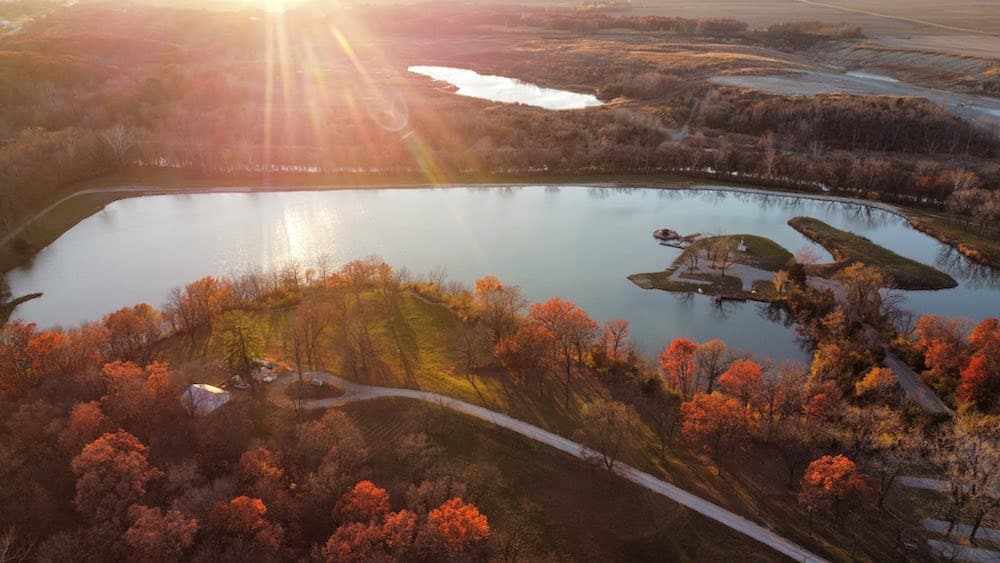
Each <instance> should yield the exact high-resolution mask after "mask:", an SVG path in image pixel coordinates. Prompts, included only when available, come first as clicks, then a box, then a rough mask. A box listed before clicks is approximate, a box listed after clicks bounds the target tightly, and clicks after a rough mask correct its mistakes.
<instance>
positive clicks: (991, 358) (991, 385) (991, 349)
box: [959, 318, 1000, 412]
mask: <svg viewBox="0 0 1000 563" xmlns="http://www.w3.org/2000/svg"><path fill="white" fill-rule="evenodd" d="M969 345H970V347H971V348H972V358H971V359H970V360H969V363H968V365H966V366H965V369H963V370H962V373H961V381H960V383H959V397H960V398H961V399H962V400H963V401H965V402H967V403H969V404H972V405H975V406H976V407H977V408H979V409H980V410H982V411H985V412H990V411H993V410H996V409H997V408H998V407H1000V321H998V320H997V319H996V318H988V319H986V320H984V321H983V322H981V323H979V324H978V325H976V327H975V328H973V329H972V332H971V333H969Z"/></svg>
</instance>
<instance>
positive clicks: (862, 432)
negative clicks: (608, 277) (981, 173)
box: [0, 258, 1000, 561]
mask: <svg viewBox="0 0 1000 563" xmlns="http://www.w3.org/2000/svg"><path fill="white" fill-rule="evenodd" d="M324 264H325V263H322V262H321V263H320V264H319V265H318V266H317V267H316V268H311V269H309V270H306V271H302V270H301V269H300V268H299V267H296V266H294V265H290V266H289V267H287V268H285V269H283V270H282V271H279V272H273V273H266V274H265V273H253V274H247V275H243V276H237V277H232V278H228V279H217V278H204V279H201V280H198V281H196V282H193V283H191V284H189V285H187V286H186V287H184V288H179V289H178V290H176V291H175V292H174V293H173V294H172V295H171V297H170V299H169V301H168V303H167V304H165V305H164V306H163V308H162V309H160V310H157V309H155V308H153V307H150V306H149V305H145V304H142V305H138V306H135V307H130V308H125V309H122V310H120V311H116V312H113V313H111V314H109V315H107V316H106V317H105V318H104V319H103V320H102V321H100V322H95V323H92V324H88V325H84V326H80V327H77V328H73V329H70V330H66V331H40V330H38V329H37V327H35V326H34V325H31V324H27V323H24V322H22V321H14V322H11V323H9V324H7V325H6V326H4V327H3V328H2V329H0V374H2V376H0V397H2V400H0V413H2V419H3V421H4V424H3V427H2V428H3V430H2V433H0V453H2V454H3V455H0V475H2V476H3V481H4V483H5V486H4V487H2V488H0V515H2V516H0V525H2V526H4V528H3V529H4V530H5V534H4V535H3V536H2V538H3V540H2V541H3V545H4V546H5V549H6V550H7V553H15V554H17V553H22V554H26V555H28V556H30V557H31V558H37V559H39V560H42V561H69V560H74V561H79V560H95V561H96V560H108V559H115V560H136V561H139V560H142V561H171V560H176V559H178V558H184V559H193V560H204V561H236V560H248V559H253V560H272V559H273V560H279V559H288V558H307V559H315V560H327V561H355V560H357V561H369V560H441V559H452V560H463V561H465V560H506V561H512V560H533V559H535V558H537V557H540V556H541V554H543V553H545V546H544V545H542V544H540V543H539V540H538V538H537V537H535V539H534V540H532V539H531V537H532V536H530V535H525V532H524V530H521V531H520V532H518V530H519V529H520V528H517V527H516V526H514V527H510V526H513V525H512V524H510V522H509V521H506V525H505V526H503V527H501V528H500V529H493V527H492V526H491V522H492V520H491V518H492V516H491V514H490V513H489V512H488V511H487V512H485V513H484V512H483V511H482V510H481V509H480V508H478V507H477V504H481V503H485V504H486V505H488V506H491V507H496V506H498V505H497V504H496V499H495V497H494V496H491V495H495V494H496V493H495V492H494V493H491V491H495V489H493V488H491V483H495V482H496V481H497V479H498V476H497V474H496V469H495V468H490V467H489V466H481V467H478V466H467V467H465V468H461V467H457V466H454V465H452V464H450V463H448V461H447V460H446V459H445V458H443V457H442V454H441V451H440V449H439V448H437V447H435V446H434V443H433V440H431V439H430V438H429V437H428V436H427V435H426V434H422V433H420V432H418V433H415V434H413V435H412V436H408V437H404V440H403V442H402V444H403V446H400V447H401V448H402V449H401V450H399V451H398V452H396V453H395V454H386V453H384V450H382V448H380V444H378V443H375V442H371V441H370V438H368V439H366V438H365V436H364V435H363V434H362V433H361V432H360V431H359V430H358V429H357V428H356V425H355V423H354V422H352V419H351V417H350V416H349V415H347V414H345V412H343V411H341V410H338V409H330V410H320V411H309V410H304V407H303V403H302V402H299V398H295V400H294V402H291V405H292V406H285V407H283V408H282V407H279V405H278V404H276V403H273V402H272V398H271V395H269V394H268V390H267V389H265V388H264V387H265V386H264V384H256V385H254V386H253V387H252V388H251V389H250V390H247V391H242V392H241V391H236V393H237V397H236V400H234V401H233V402H232V403H231V404H229V405H226V406H224V407H222V408H220V409H219V410H217V411H214V412H212V413H211V414H208V415H200V414H198V413H197V412H196V411H195V410H193V409H191V408H188V407H185V404H184V403H183V401H181V400H180V398H181V396H182V391H183V389H184V388H185V386H186V385H187V384H188V383H190V382H197V381H209V382H213V383H218V382H221V381H223V380H226V379H228V378H229V377H230V376H231V375H233V374H236V375H241V376H243V377H244V378H245V379H246V381H248V382H252V381H253V380H252V378H251V377H250V374H251V372H252V369H253V365H254V362H255V360H256V359H258V358H260V357H263V356H264V355H265V354H272V355H277V356H278V357H280V361H281V362H282V363H283V364H284V365H286V366H287V367H285V368H284V370H285V372H286V373H289V372H290V373H289V374H288V375H286V376H285V377H290V378H295V377H296V375H295V374H296V373H297V374H299V376H298V377H300V378H301V377H302V374H303V373H308V372H309V371H310V370H313V369H324V368H325V369H331V370H334V371H336V372H338V373H342V374H345V375H347V376H348V377H350V378H351V379H354V380H356V381H361V382H368V383H376V384H394V385H404V386H413V385H417V386H418V387H422V388H423V387H430V388H435V386H438V385H442V384H444V382H445V380H446V379H447V378H448V377H454V378H455V380H456V381H467V382H470V383H471V384H472V388H478V387H477V385H482V386H486V388H490V387H491V386H498V387H499V388H501V389H507V390H509V392H510V393H511V394H512V396H517V397H518V400H519V401H525V400H527V401H528V404H529V405H530V406H529V408H528V410H527V411H525V413H524V414H522V415H521V416H525V417H526V418H527V419H529V420H531V419H532V416H537V414H535V415H531V414H527V413H530V412H535V413H537V412H539V411H540V410H541V411H552V412H563V411H565V412H572V413H575V414H574V415H573V416H572V417H571V418H570V420H571V422H569V423H568V424H567V423H565V422H563V423H555V422H553V420H561V418H557V419H545V418H544V417H543V418H542V419H541V420H536V421H535V422H537V423H538V424H541V425H544V426H547V427H550V428H551V429H553V431H557V432H560V433H563V434H564V435H567V436H570V437H573V438H575V439H577V440H579V441H580V442H582V443H583V444H585V445H588V446H590V447H591V448H593V449H594V450H595V451H596V452H599V453H598V455H597V456H595V457H594V458H593V460H592V461H593V463H594V466H595V468H603V469H608V470H610V469H611V468H612V467H614V464H615V463H616V462H619V461H624V462H628V463H632V464H635V465H637V466H640V467H646V466H649V463H656V462H655V460H667V459H672V458H675V457H676V456H682V455H693V456H695V457H693V458H691V459H692V462H693V463H699V464H706V465H707V466H715V467H717V468H718V469H717V470H716V471H722V472H724V473H725V474H727V475H730V478H733V479H737V480H739V479H743V478H747V479H752V480H753V481H754V482H755V483H758V486H761V484H763V485H764V486H767V487H769V490H771V491H772V493H770V494H768V495H767V496H768V498H769V499H770V500H767V501H763V504H762V505H760V506H759V507H758V510H763V511H764V513H767V512H768V511H772V510H779V509H780V510H782V511H789V510H790V511H792V512H793V513H796V514H798V515H799V516H798V517H796V518H793V520H792V521H797V522H800V523H801V522H809V528H808V530H809V532H808V534H809V536H811V537H813V539H810V540H808V541H817V540H816V538H819V540H818V541H820V542H821V543H820V545H827V546H829V545H830V544H828V543H824V542H827V541H828V542H831V543H832V544H833V545H838V546H839V547H841V548H843V549H850V550H851V551H852V552H855V551H858V550H860V551H861V552H865V553H868V554H869V556H870V557H873V558H882V557H885V556H887V554H890V553H899V551H897V550H899V549H902V547H901V546H900V545H899V537H900V535H901V534H904V532H905V530H908V529H909V525H910V524H915V523H912V522H911V523H909V524H908V523H906V522H905V518H899V517H898V516H894V515H898V514H899V512H897V511H896V509H894V508H890V507H889V505H888V504H887V500H888V499H891V498H892V491H893V490H897V489H898V488H899V487H898V486H897V487H896V488H895V489H894V488H893V484H894V482H895V481H896V478H897V476H899V475H901V474H905V473H918V474H928V473H929V474H932V475H936V476H940V478H942V479H945V480H946V481H947V482H948V483H949V486H950V487H951V490H952V494H950V495H941V497H940V498H938V499H937V500H936V501H934V503H932V504H931V506H932V510H933V511H934V512H933V514H934V515H935V516H937V517H942V518H944V519H946V520H947V521H948V522H950V523H951V525H955V524H958V523H962V524H968V525H971V526H975V527H976V528H978V527H980V526H991V525H994V523H995V522H996V518H997V514H996V512H995V511H996V508H997V506H996V503H995V500H994V497H993V496H992V492H991V491H993V490H995V487H996V485H997V482H998V478H1000V471H998V467H1000V465H998V464H1000V450H998V449H997V444H996V438H997V436H998V432H997V426H996V425H997V422H996V421H997V416H996V415H997V414H998V413H1000V401H998V398H1000V324H998V320H997V319H996V318H991V319H987V320H985V321H983V322H982V323H980V324H979V325H977V326H975V327H970V326H966V325H963V324H962V323H960V322H957V321H949V320H946V319H939V318H935V317H924V318H921V319H919V320H917V321H913V320H912V319H910V318H908V317H907V316H906V315H903V314H901V313H900V312H899V311H898V310H896V309H895V307H894V303H893V300H892V299H891V298H886V297H884V296H883V295H882V294H881V293H880V292H879V288H880V287H881V285H883V284H884V280H881V279H880V274H879V273H878V272H877V271H874V270H872V269H871V268H869V267H866V266H862V265H856V266H852V267H851V268H848V269H846V270H844V271H843V272H842V273H841V274H839V275H838V281H839V283H841V284H842V286H843V287H844V289H845V294H846V298H845V301H844V302H843V303H841V304H838V303H837V302H836V301H835V299H834V298H833V294H832V293H831V292H829V291H825V292H821V291H818V290H815V289H812V288H809V287H808V286H806V285H804V284H803V283H802V280H803V278H804V275H805V270H806V269H807V268H809V267H810V264H808V261H807V260H804V261H798V260H796V259H794V258H793V259H792V260H790V261H789V263H788V264H787V265H786V267H785V268H784V269H782V270H781V271H780V272H779V274H778V275H776V276H775V290H776V291H777V292H778V293H779V294H780V295H781V297H780V298H779V299H778V300H777V302H776V304H775V305H774V310H773V314H774V315H776V316H778V317H784V318H785V319H786V320H787V321H788V322H792V323H795V324H796V326H797V327H799V329H800V332H801V334H802V338H803V341H804V342H805V343H807V345H808V346H809V347H810V349H812V350H814V357H813V360H812V363H811V365H810V366H799V365H795V364H782V365H774V364H773V363H772V362H770V361H768V360H767V359H766V358H760V357H755V356H753V355H750V354H747V353H745V352H740V351H737V350H732V349H730V348H729V347H728V346H726V344H725V343H723V342H721V341H719V340H712V341H709V342H705V343H697V342H693V341H691V340H688V339H684V338H679V339H675V340H673V341H672V342H669V343H666V345H665V348H664V350H663V353H662V354H661V355H660V356H659V361H658V362H657V363H656V364H650V363H648V362H647V361H646V360H645V359H644V358H643V357H642V356H641V355H640V354H638V353H637V352H636V350H635V348H634V347H633V346H632V344H631V343H630V342H629V337H628V333H629V330H628V323H627V322H626V321H623V320H615V321H609V322H607V323H606V324H604V325H603V326H601V325H599V324H598V323H597V322H595V321H594V320H593V319H591V318H590V317H589V315H588V314H587V313H586V312H585V311H583V310H581V309H580V308H579V307H577V306H576V305H574V304H573V303H571V302H568V301H565V300H562V299H559V298H554V299H551V300H549V301H546V302H542V303H535V304H531V305H530V306H529V304H528V303H527V301H526V300H525V299H524V297H523V296H522V295H521V292H520V290H519V289H518V288H517V287H516V286H510V285H506V284H504V283H503V282H502V281H500V280H498V279H497V278H495V277H492V276H487V277H484V278H482V279H480V280H479V281H477V282H476V284H475V286H474V287H473V288H465V287H462V286H461V285H460V284H456V283H450V282H447V277H446V273H444V272H442V271H437V272H433V273H432V274H430V275H428V276H425V277H419V278H413V277H411V276H410V275H408V274H407V273H406V272H405V271H399V270H395V269H393V268H392V267H391V266H389V265H388V264H385V263H384V262H382V261H380V260H378V259H375V258H371V259H366V260H361V261H355V262H350V263H348V264H345V265H344V266H342V267H340V268H338V269H336V270H333V269H331V268H328V267H326V266H324ZM413 299H416V300H417V301H415V302H417V303H423V304H424V305H423V306H424V307H427V309H423V310H424V311H425V312H424V313H422V314H423V315H430V316H432V317H440V318H441V321H440V323H443V324H438V325H435V326H438V327H440V328H439V329H438V330H437V331H430V332H428V333H427V334H426V335H424V336H423V337H422V339H421V340H420V341H419V342H420V343H419V344H418V348H417V350H416V351H415V352H414V355H413V356H412V359H410V360H407V359H406V358H405V357H404V358H403V363H402V367H403V368H404V371H403V373H402V374H401V375H402V376H403V379H393V377H394V376H393V375H392V374H393V373H394V372H395V370H397V369H399V368H398V367H393V366H398V365H399V361H400V358H399V356H398V353H397V352H395V351H396V350H397V347H399V346H401V345H402V344H400V342H401V341H400V340H399V338H400V334H405V333H407V332H408V331H410V330H412V327H409V326H408V325H406V324H401V323H405V321H404V320H402V319H405V318H407V317H405V316H403V315H402V314H401V312H400V311H401V307H402V306H403V303H404V302H406V301H407V300H413ZM442 315H443V316H442ZM446 327H447V328H446ZM866 327H870V329H869V328H866ZM871 331H874V332H875V333H876V334H880V335H882V338H885V339H891V341H892V349H893V350H894V351H895V352H896V353H898V354H900V355H901V356H903V357H905V358H906V359H907V361H909V362H911V363H912V364H913V365H914V367H916V368H917V369H919V370H922V371H923V373H924V377H925V378H926V379H927V380H928V381H929V382H931V383H932V384H933V385H934V386H935V387H936V388H937V389H938V391H939V392H940V393H941V394H942V397H945V398H946V399H947V400H948V401H949V402H950V403H951V404H952V405H953V406H955V407H956V409H957V411H958V413H959V414H958V415H957V416H956V417H955V418H954V419H939V418H935V417H931V416H928V415H926V414H923V413H922V412H921V411H920V409H919V408H918V407H916V406H915V405H913V404H910V403H908V402H906V401H905V400H904V399H903V397H902V394H901V391H900V389H899V387H898V385H897V383H896V381H895V378H894V376H893V375H892V373H891V371H889V370H888V369H886V368H882V367H880V364H879V360H880V353H881V352H880V350H881V348H880V346H879V345H878V344H877V343H876V342H873V341H872V340H871V338H870V336H869V335H870V333H871ZM442 338H443V339H444V341H445V342H446V343H445V344H444V345H443V346H444V349H446V350H447V353H446V356H447V357H448V358H450V359H449V360H448V361H447V362H446V364H448V363H450V364H451V365H438V364H435V367H434V369H433V371H432V372H431V373H430V374H429V375H428V376H427V377H428V379H424V380H420V379H416V380H415V379H414V375H413V373H412V371H411V370H412V369H414V366H413V364H411V363H410V362H417V361H418V360H417V358H419V357H426V355H427V354H430V353H432V350H434V349H437V348H438V347H439V346H441V345H439V344H434V342H435V339H442ZM400 352H402V350H401V349H400ZM169 361H172V362H173V363H172V364H168V363H166V362H169ZM448 373H453V374H454V375H453V376H449V375H447V374H448ZM271 385H273V384H271ZM476 396H477V395H470V396H469V397H470V400H473V401H480V400H482V399H475V397H476ZM479 396H480V397H481V395H479ZM299 397H301V395H300V396H299ZM429 413H430V414H429V416H430V418H428V419H427V420H428V422H427V428H428V429H429V428H432V427H433V426H434V424H432V423H431V422H430V421H431V420H433V418H434V416H435V415H433V412H432V411H429ZM560 416H562V415H560ZM428 431H429V430H428ZM380 451H381V452H382V453H378V454H377V453H376V452H380ZM685 452H689V453H685ZM762 454H763V455H767V456H769V458H770V459H771V462H770V463H772V464H774V468H776V469H778V471H777V472H766V473H764V474H752V475H743V472H745V471H749V470H750V469H749V467H750V466H749V465H748V464H747V461H748V460H751V459H754V458H755V457H756V456H757V455H762ZM386 455H389V457H388V460H387V459H386ZM392 455H395V456H397V457H392ZM380 457H381V458H382V460H381V462H379V463H381V464H382V465H383V466H384V464H386V463H389V464H391V466H392V467H393V470H392V472H391V475H392V476H393V477H392V478H391V480H389V481H388V482H378V483H373V482H371V475H372V473H373V471H375V470H374V469H373V468H372V465H371V464H372V463H375V460H376V459H378V458H380ZM653 467H655V464H654V466H653ZM603 469H601V470H600V471H603ZM384 474H385V473H384V470H383V471H382V472H381V473H379V475H384ZM724 498H725V496H723V497H722V499H719V500H717V502H724V503H725V502H733V500H732V499H730V500H728V501H726V500H723V499H724ZM518 510H519V509H518ZM906 514H908V515H909V516H908V517H912V514H910V513H909V512H906ZM786 518H787V513H786ZM821 523H825V524H821ZM786 525H789V524H781V525H779V530H781V529H782V526H786ZM861 530H864V531H863V532H862V531H861ZM873 530H883V531H884V532H885V534H888V535H892V534H895V536H896V545H893V542H892V541H891V538H888V537H881V535H880V534H881V532H873ZM786 533H787V530H786ZM905 533H907V534H908V533H909V532H905ZM873 534H874V535H873ZM846 538H854V539H853V540H849V539H846ZM803 539H804V538H803ZM532 554H533V555H532Z"/></svg>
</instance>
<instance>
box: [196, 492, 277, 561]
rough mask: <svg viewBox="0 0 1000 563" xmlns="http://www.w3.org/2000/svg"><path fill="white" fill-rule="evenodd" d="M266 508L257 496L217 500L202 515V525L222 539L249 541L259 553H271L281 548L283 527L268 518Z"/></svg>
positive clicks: (223, 541) (223, 540)
mask: <svg viewBox="0 0 1000 563" xmlns="http://www.w3.org/2000/svg"><path fill="white" fill-rule="evenodd" d="M266 512H267V506H266V505H265V504H264V501H262V500H260V499H259V498H251V497H247V496H239V497H236V498H234V499H232V500H230V501H229V502H225V501H223V502H219V503H217V504H216V505H215V506H214V507H213V508H212V510H211V511H210V512H209V513H208V516H207V517H206V518H205V528H206V529H207V530H208V531H209V532H210V533H211V534H212V535H214V536H216V538H217V539H218V540H219V541H220V542H221V543H224V544H225V543H230V542H249V543H250V544H251V545H252V546H253V547H254V549H255V550H256V551H257V552H258V554H260V555H263V554H268V553H271V554H273V553H275V552H277V551H279V550H280V549H281V545H282V542H283V541H284V537H285V530H284V528H282V527H281V526H280V525H278V524H275V523H273V522H271V521H269V520H268V519H267V518H266V517H265V516H264V514H265V513H266Z"/></svg>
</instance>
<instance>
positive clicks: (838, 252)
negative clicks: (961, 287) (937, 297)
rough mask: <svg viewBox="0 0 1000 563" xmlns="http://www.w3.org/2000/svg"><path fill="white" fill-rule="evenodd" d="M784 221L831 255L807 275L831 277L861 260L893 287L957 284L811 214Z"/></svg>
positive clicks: (938, 272)
mask: <svg viewBox="0 0 1000 563" xmlns="http://www.w3.org/2000/svg"><path fill="white" fill-rule="evenodd" d="M788 224H789V225H790V226H791V227H792V228H793V229H795V230H796V231H798V232H800V233H802V234H803V235H804V236H806V237H807V238H808V239H809V240H811V241H813V242H815V243H817V244H819V245H821V246H822V247H823V248H825V249H826V250H827V252H829V253H830V255H832V256H833V259H834V262H832V263H830V264H821V265H817V266H816V267H814V268H811V270H814V271H810V272H809V273H810V274H815V275H818V276H821V277H827V278H828V277H832V276H833V275H834V274H836V273H837V272H839V271H841V270H843V269H844V268H846V267H847V266H850V265H851V264H854V263H857V262H861V263H863V264H867V265H869V266H873V267H875V268H877V269H878V270H879V271H880V272H882V274H883V275H885V277H886V278H887V279H889V280H890V281H891V282H892V284H893V287H894V288H895V289H905V290H917V289H949V288H952V287H955V286H957V285H958V282H957V281H955V278H953V277H951V276H949V275H948V274H946V273H944V272H942V271H941V270H938V269H937V268H934V267H932V266H928V265H927V264H922V263H920V262H917V261H916V260H911V259H909V258H907V257H905V256H900V255H899V254H896V253H895V252H893V251H891V250H889V249H888V248H885V247H882V246H879V245H877V244H875V243H873V242H872V241H870V240H868V239H866V238H865V237H862V236H859V235H856V234H854V233H851V232H848V231H842V230H840V229H837V228H835V227H832V226H830V225H828V224H826V223H824V222H823V221H820V220H819V219H813V218H812V217H794V218H792V219H790V220H789V221H788Z"/></svg>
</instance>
